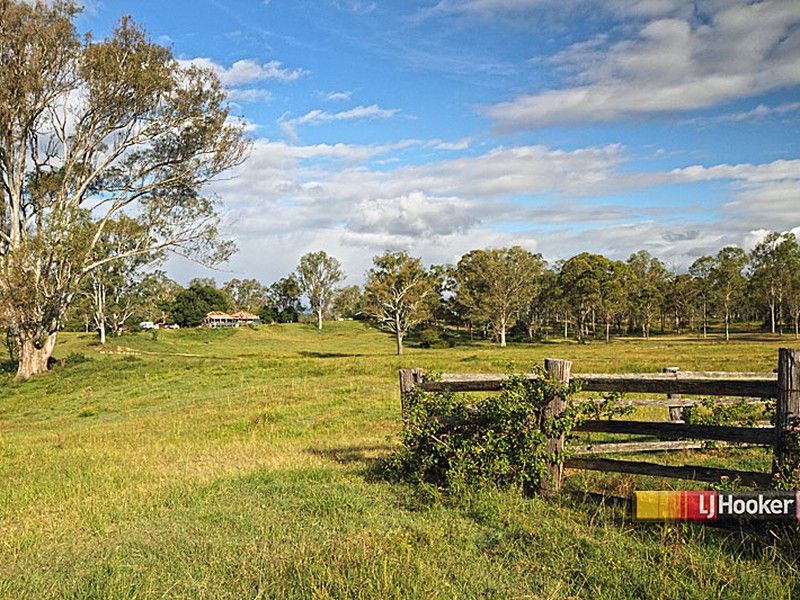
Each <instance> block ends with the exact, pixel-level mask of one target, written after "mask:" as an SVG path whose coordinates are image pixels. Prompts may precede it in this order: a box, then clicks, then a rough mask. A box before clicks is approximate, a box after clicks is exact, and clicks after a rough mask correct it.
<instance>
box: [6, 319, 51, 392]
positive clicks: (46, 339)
mask: <svg viewBox="0 0 800 600" xmlns="http://www.w3.org/2000/svg"><path fill="white" fill-rule="evenodd" d="M56 335H57V333H56V332H55V331H54V332H52V333H50V334H47V336H43V339H42V338H39V339H37V336H33V335H25V334H22V335H19V334H18V335H17V352H18V353H19V364H18V367H17V376H16V378H15V379H16V381H24V380H26V379H30V378H31V377H33V376H34V375H41V374H42V373H46V372H47V361H48V360H49V359H50V355H52V354H53V348H54V347H55V345H56Z"/></svg>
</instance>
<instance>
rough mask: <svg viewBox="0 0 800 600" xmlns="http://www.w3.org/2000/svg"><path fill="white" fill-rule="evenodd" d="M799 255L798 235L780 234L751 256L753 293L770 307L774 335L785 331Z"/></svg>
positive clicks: (750, 272) (772, 234)
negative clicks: (785, 304)
mask: <svg viewBox="0 0 800 600" xmlns="http://www.w3.org/2000/svg"><path fill="white" fill-rule="evenodd" d="M799 255H800V246H798V242H797V238H796V237H795V235H794V234H793V233H778V232H777V231H773V232H772V233H769V234H767V236H766V237H765V238H764V239H763V240H762V241H761V242H759V243H758V244H756V247H755V248H753V251H752V252H751V253H750V265H749V275H750V279H751V284H752V285H751V289H753V290H754V292H755V295H757V296H758V297H759V298H760V299H761V300H762V301H763V302H764V303H766V305H767V306H768V307H769V314H770V331H771V332H772V333H775V332H776V328H777V327H776V326H777V324H779V323H780V324H781V327H782V321H781V313H782V312H783V310H782V309H783V301H784V297H785V295H786V291H787V289H788V287H789V281H790V279H791V277H792V275H793V269H796V265H797V262H798V260H800V259H798V256H799Z"/></svg>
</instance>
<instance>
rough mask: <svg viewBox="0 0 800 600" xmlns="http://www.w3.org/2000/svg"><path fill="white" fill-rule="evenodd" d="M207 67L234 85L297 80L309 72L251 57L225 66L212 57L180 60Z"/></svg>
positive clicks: (223, 81)
mask: <svg viewBox="0 0 800 600" xmlns="http://www.w3.org/2000/svg"><path fill="white" fill-rule="evenodd" d="M179 62H181V63H183V64H191V65H196V66H199V67H203V68H206V69H211V70H212V71H214V72H215V73H216V74H217V76H218V77H219V79H220V81H221V82H222V84H223V85H225V86H227V87H234V86H237V85H244V84H247V83H254V82H257V81H267V80H276V81H295V80H296V79H299V78H300V77H302V76H303V75H306V74H308V71H306V70H305V69H289V68H285V67H284V66H283V63H281V62H280V61H278V60H271V61H269V62H267V63H263V64H259V63H257V62H256V61H254V60H251V59H244V60H237V61H236V62H235V63H233V64H232V65H231V66H230V67H227V68H226V67H224V66H222V65H220V64H219V63H217V62H214V61H213V60H211V59H210V58H204V57H198V58H193V59H191V60H183V61H179Z"/></svg>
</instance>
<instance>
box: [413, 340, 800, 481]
mask: <svg viewBox="0 0 800 600" xmlns="http://www.w3.org/2000/svg"><path fill="white" fill-rule="evenodd" d="M571 368H572V363H571V362H570V361H568V360H562V359H545V371H546V372H547V373H548V375H549V376H551V377H553V378H555V380H556V381H559V382H560V383H567V382H569V381H571V380H579V381H580V382H581V390H583V391H589V392H635V393H660V394H667V398H664V399H647V398H642V399H631V400H623V401H622V403H623V404H627V405H632V406H658V405H660V406H667V407H669V409H670V419H671V422H670V421H658V422H653V421H625V420H593V421H587V422H586V423H584V424H582V425H581V426H579V427H578V428H577V431H584V432H603V433H612V434H621V433H625V434H634V435H645V436H653V437H657V438H660V439H662V440H663V439H666V440H672V441H671V442H663V441H661V442H634V443H627V444H624V443H616V444H615V443H605V444H597V445H594V446H592V447H591V450H589V449H583V450H581V449H580V448H576V450H577V451H578V453H579V454H589V453H591V454H597V453H599V452H601V451H606V452H607V453H617V452H646V451H655V450H675V449H687V448H696V447H700V446H701V444H698V443H697V442H686V441H682V440H685V439H686V438H689V439H692V440H698V439H700V440H717V441H721V442H727V443H739V444H747V445H761V446H771V447H772V448H773V452H774V460H773V472H772V473H756V472H752V471H737V470H732V469H717V468H711V467H703V466H696V465H683V466H665V465H657V464H654V463H648V462H638V461H624V460H612V459H607V458H581V457H576V458H571V459H568V460H567V461H565V462H553V463H552V464H551V465H549V466H548V476H547V477H546V478H545V479H546V480H545V481H543V482H542V489H541V491H542V493H544V494H551V493H554V492H556V491H558V490H559V489H560V487H561V483H562V472H563V468H564V467H567V468H570V469H588V470H599V471H610V472H618V473H634V474H640V475H656V476H660V477H675V478H680V479H698V480H702V481H718V480H719V478H720V477H722V476H723V475H725V476H729V477H740V478H741V480H742V482H743V483H746V484H750V485H766V484H768V483H769V482H770V481H771V480H772V477H773V475H774V474H775V473H776V472H778V471H779V470H780V469H781V468H782V466H783V465H785V464H789V463H791V464H797V460H798V458H800V457H798V456H796V455H795V453H796V452H797V450H796V448H797V444H795V443H788V441H789V439H788V436H789V434H790V433H793V432H795V431H797V428H798V427H797V423H798V419H800V350H792V349H788V348H781V349H780V350H779V351H778V368H777V369H776V372H773V373H749V372H748V373H744V372H726V371H680V370H679V369H678V368H677V367H667V368H665V369H664V372H662V373H626V374H611V373H574V374H571ZM523 376H524V377H528V378H530V379H534V378H536V377H537V375H535V374H527V375H523ZM507 380H508V376H506V375H489V374H456V373H447V374H444V375H441V376H440V377H438V378H437V379H436V380H435V381H434V380H428V379H426V374H425V371H424V370H422V369H401V370H400V392H401V406H402V412H403V418H404V419H405V418H406V411H407V403H408V394H409V392H411V391H412V390H413V389H414V388H417V387H419V388H421V389H422V390H425V391H429V392H442V391H452V392H493V391H498V390H501V389H502V388H503V385H504V383H505V382H506V381H507ZM683 394H690V395H703V396H725V397H726V398H721V399H720V400H719V401H720V402H721V403H731V402H738V401H741V399H742V398H744V399H746V400H745V401H748V402H761V401H763V400H766V399H775V400H776V417H775V426H769V427H728V426H716V425H690V424H685V423H682V422H680V421H679V418H680V411H681V410H682V409H683V407H686V406H691V405H693V404H697V403H698V402H700V400H699V399H692V398H683V396H682V395H683ZM731 397H732V398H731ZM565 407H566V403H565V400H564V399H563V398H559V397H556V398H553V399H551V400H550V403H549V404H548V405H547V407H546V409H545V412H546V413H547V415H556V414H558V413H559V412H561V411H563V410H564V408H565ZM637 447H638V449H636V448H637ZM563 450H564V440H563V438H559V439H552V440H549V441H548V451H549V452H551V453H552V454H553V455H554V456H558V455H560V454H562V453H563Z"/></svg>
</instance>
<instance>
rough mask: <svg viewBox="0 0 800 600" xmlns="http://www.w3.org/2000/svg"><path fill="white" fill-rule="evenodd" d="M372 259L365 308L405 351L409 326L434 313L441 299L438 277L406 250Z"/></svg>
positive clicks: (365, 286) (398, 348)
mask: <svg viewBox="0 0 800 600" xmlns="http://www.w3.org/2000/svg"><path fill="white" fill-rule="evenodd" d="M372 262H373V264H374V267H373V268H372V269H370V270H369V271H368V272H367V281H366V283H365V284H364V312H365V313H366V314H367V315H369V317H370V320H371V321H372V323H373V324H374V325H375V326H376V327H378V328H380V329H384V330H386V331H390V332H392V333H394V334H395V336H396V340H397V353H398V354H402V353H403V338H404V337H405V335H406V334H407V333H408V331H409V329H411V328H412V327H414V326H415V325H417V324H418V323H421V322H422V321H424V320H425V319H427V318H428V317H430V315H431V314H432V312H433V309H434V308H435V307H436V305H437V303H438V294H436V292H435V287H436V283H437V277H436V274H434V273H430V272H428V271H426V270H425V268H424V267H423V266H422V261H421V260H420V259H419V258H416V257H413V256H409V255H408V254H407V253H405V252H386V253H384V254H382V255H381V256H376V257H375V258H373V259H372Z"/></svg>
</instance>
